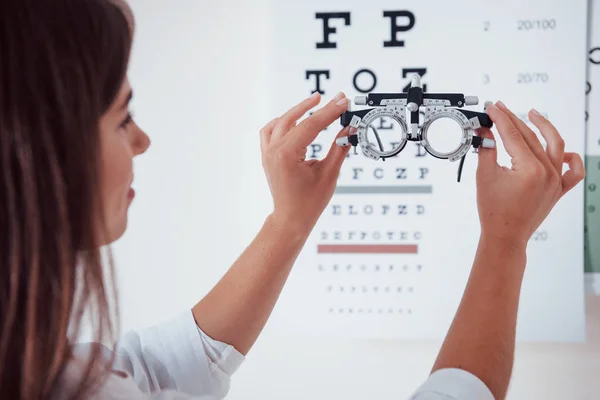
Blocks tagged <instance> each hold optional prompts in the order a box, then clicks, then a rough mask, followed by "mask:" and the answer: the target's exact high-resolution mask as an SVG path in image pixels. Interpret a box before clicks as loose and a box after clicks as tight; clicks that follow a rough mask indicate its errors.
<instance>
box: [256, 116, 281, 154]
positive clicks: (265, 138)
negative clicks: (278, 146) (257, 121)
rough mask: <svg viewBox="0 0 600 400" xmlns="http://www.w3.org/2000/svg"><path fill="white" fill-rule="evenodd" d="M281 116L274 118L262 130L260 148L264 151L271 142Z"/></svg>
mask: <svg viewBox="0 0 600 400" xmlns="http://www.w3.org/2000/svg"><path fill="white" fill-rule="evenodd" d="M278 121H279V118H275V119H273V120H272V121H271V122H269V123H268V124H266V125H265V126H263V128H262V129H261V130H260V150H261V151H262V152H264V151H265V149H266V148H267V146H268V145H269V143H270V142H271V134H272V133H273V128H275V125H277V122H278Z"/></svg>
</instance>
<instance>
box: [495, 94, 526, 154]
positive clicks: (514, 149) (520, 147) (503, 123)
mask: <svg viewBox="0 0 600 400" xmlns="http://www.w3.org/2000/svg"><path fill="white" fill-rule="evenodd" d="M487 113H488V115H489V116H490V117H491V118H492V121H494V123H495V124H496V127H497V128H498V133H499V134H500V137H501V138H502V143H503V144H504V148H505V149H506V151H507V152H508V154H509V155H510V156H511V157H518V158H521V159H523V160H526V161H532V160H534V159H535V156H534V155H533V153H532V152H531V149H530V148H529V146H528V145H527V142H526V141H525V139H524V138H523V135H522V134H521V131H520V130H519V129H518V128H517V127H516V126H515V125H514V124H513V123H512V121H511V120H510V118H509V117H508V115H506V113H504V111H502V110H501V109H500V108H498V106H496V105H495V104H490V105H489V106H488V108H487Z"/></svg>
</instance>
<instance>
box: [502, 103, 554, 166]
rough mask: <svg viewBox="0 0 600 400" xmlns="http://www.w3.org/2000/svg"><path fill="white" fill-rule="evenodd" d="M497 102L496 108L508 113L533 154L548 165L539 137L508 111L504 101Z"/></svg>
mask: <svg viewBox="0 0 600 400" xmlns="http://www.w3.org/2000/svg"><path fill="white" fill-rule="evenodd" d="M497 104H498V108H500V110H502V111H504V113H505V114H506V115H508V118H510V120H511V121H512V123H513V125H514V126H516V127H517V129H518V130H519V131H521V133H522V134H523V138H524V139H525V142H527V145H528V146H529V148H530V149H531V151H532V152H533V154H534V155H535V156H536V157H537V158H538V159H539V160H540V161H542V162H543V163H544V164H545V165H550V164H549V163H548V161H549V160H548V156H547V155H546V151H545V150H544V146H542V142H540V139H539V138H538V137H537V135H536V134H535V132H534V131H532V130H531V129H530V128H529V127H528V126H527V124H526V123H525V122H524V121H523V120H522V119H521V118H519V117H517V116H516V115H515V114H514V113H513V112H512V111H510V110H509V109H508V107H506V105H505V104H504V103H502V102H501V101H499V102H498V103H497Z"/></svg>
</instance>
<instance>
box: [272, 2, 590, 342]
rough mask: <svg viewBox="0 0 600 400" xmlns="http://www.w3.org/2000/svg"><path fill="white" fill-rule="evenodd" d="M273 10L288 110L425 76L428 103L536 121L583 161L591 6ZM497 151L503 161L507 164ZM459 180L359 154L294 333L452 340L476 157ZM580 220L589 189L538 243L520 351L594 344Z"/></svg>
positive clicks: (275, 93)
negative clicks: (492, 105) (447, 101)
mask: <svg viewBox="0 0 600 400" xmlns="http://www.w3.org/2000/svg"><path fill="white" fill-rule="evenodd" d="M272 7H273V8H272V11H273V13H274V15H273V20H274V21H275V22H274V26H273V27H272V28H273V32H272V33H273V40H274V43H273V49H274V50H273V51H274V53H273V64H272V67H273V69H272V82H273V87H272V88H271V90H272V98H273V100H274V104H276V105H277V107H279V108H278V109H277V112H283V111H285V109H287V108H285V107H283V108H281V107H282V105H286V106H288V105H293V104H295V103H296V102H297V101H298V99H301V98H302V97H305V96H309V95H310V94H311V93H312V92H314V91H316V90H318V91H320V92H321V94H322V96H323V100H322V103H321V104H322V105H323V104H325V103H326V102H327V101H329V100H330V99H332V98H333V97H334V96H335V95H336V93H337V92H339V91H344V92H345V93H346V95H347V96H348V98H349V99H351V100H353V99H354V98H355V97H356V96H360V95H366V94H368V93H373V92H375V93H381V92H384V93H385V92H402V91H406V90H407V89H408V87H409V85H410V82H411V77H412V75H413V74H414V73H418V74H420V75H421V76H422V84H423V88H424V90H425V91H427V92H436V93H463V94H465V95H469V96H478V97H479V100H480V103H479V105H478V106H473V107H467V109H470V110H474V111H483V103H484V101H486V100H490V101H496V100H502V101H504V102H505V103H506V104H507V106H508V107H509V108H511V109H512V110H513V111H515V112H516V113H517V114H518V115H519V116H520V117H521V118H523V119H524V120H526V122H527V123H529V121H527V112H528V111H529V109H530V108H533V107H535V108H537V109H538V110H539V111H540V112H542V113H543V114H545V115H546V116H547V117H549V118H550V119H551V120H552V122H553V123H554V124H555V125H556V126H557V127H558V129H559V130H560V131H561V132H562V134H563V135H564V137H565V139H566V142H567V143H568V151H575V152H579V153H580V154H581V155H582V156H583V155H584V151H585V138H584V132H585V120H584V118H578V117H577V115H581V114H582V113H583V111H584V109H585V100H586V97H585V95H584V93H585V90H586V82H585V78H584V77H585V76H586V75H585V74H586V60H585V58H584V57H583V55H584V54H586V53H587V52H588V49H587V45H586V43H587V29H586V28H587V1H586V0H576V1H572V2H571V3H570V4H569V7H564V4H562V3H548V2H546V1H543V0H536V1H529V2H521V1H517V0H511V1H506V2H502V3H498V2H485V1H471V0H458V1H453V2H447V1H442V0H438V1H429V2H403V1H392V0H374V1H370V2H364V1H360V0H347V1H334V0H306V1H302V2H283V1H281V2H273V4H272ZM593 56H595V57H600V52H598V53H594V54H593ZM578 77H581V78H578ZM588 97H589V96H588ZM352 107H353V108H356V107H355V105H354V104H353V106H352ZM392 125H393V124H391V121H389V120H388V121H386V120H382V121H380V122H379V125H378V126H377V127H378V129H379V130H380V131H381V132H383V133H385V132H386V131H389V133H390V134H392V133H393V132H394V130H393V128H392V127H391V126H392ZM340 128H341V126H340V125H339V122H336V123H334V124H332V125H331V126H330V127H328V128H327V129H326V130H325V131H323V132H322V134H321V135H320V136H319V137H318V138H317V140H315V142H314V143H313V144H312V145H311V146H310V147H309V149H308V154H307V157H308V158H316V159H321V158H322V157H324V156H325V155H326V153H327V151H328V149H329V147H330V145H331V143H332V141H333V140H334V137H335V135H336V134H337V132H338V131H339V130H340ZM494 131H495V134H496V139H497V140H499V136H498V134H497V131H496V130H495V128H494ZM443 132H444V130H443V129H442V130H441V133H442V134H443ZM382 137H383V135H382ZM596 139H597V138H596ZM393 140H394V139H393V138H392V137H391V136H389V137H387V138H384V139H382V141H383V142H391V141H393ZM442 141H443V140H442ZM594 143H596V144H597V140H596V142H594ZM384 144H385V143H384ZM596 149H597V150H598V147H596ZM499 150H500V151H499V162H500V163H501V164H503V165H510V158H509V157H508V155H507V154H506V153H505V151H504V149H503V147H502V145H500V149H499ZM598 154H600V152H598ZM457 168H458V162H450V161H448V160H440V159H436V158H434V157H432V156H430V155H429V154H426V152H425V151H424V150H423V148H422V147H420V146H418V145H415V144H414V143H409V144H408V146H407V147H406V148H405V149H404V150H403V151H402V152H401V153H400V154H399V155H398V156H396V157H394V158H390V159H387V160H386V162H381V161H373V160H370V159H368V158H366V157H365V156H364V155H363V154H362V153H361V151H360V148H359V150H358V155H351V156H350V157H349V158H348V159H347V160H346V161H345V164H344V166H343V168H342V171H341V175H340V178H339V181H338V187H337V190H336V193H335V195H334V197H333V199H332V201H331V202H330V204H329V205H328V207H327V208H326V209H325V211H324V213H323V214H322V216H321V219H320V220H319V222H318V224H317V226H316V227H315V229H314V231H313V233H312V235H311V237H310V238H309V240H308V242H307V244H306V246H305V247H304V249H303V251H302V253H301V254H300V256H299V258H298V262H297V263H296V266H295V268H294V270H293V272H292V275H291V276H290V279H289V280H288V283H287V286H286V290H285V291H284V294H283V295H282V298H281V301H280V304H279V305H278V307H280V309H281V310H284V311H285V312H282V314H285V318H286V324H287V325H288V326H289V328H290V332H297V331H302V332H305V333H308V334H309V335H310V334H314V335H332V336H334V337H340V338H344V337H362V338H399V339H428V338H430V339H442V338H443V337H444V335H445V333H446V331H447V329H448V327H449V325H450V323H451V321H452V318H453V316H454V313H455V311H456V308H457V307H458V304H459V301H460V298H461V295H462V292H463V290H464V287H465V284H466V282H467V279H468V274H469V271H470V269H471V266H472V262H473V258H474V255H475V251H476V247H477V244H478V238H479V219H478V214H477V204H476V197H475V171H476V168H477V155H476V154H468V155H467V157H466V161H465V165H464V170H463V173H462V181H461V182H460V183H458V182H457ZM583 208H584V187H583V184H582V185H580V186H579V187H578V188H576V189H575V190H573V191H572V192H571V193H569V194H568V196H566V197H565V198H563V200H562V201H561V202H560V204H559V205H558V206H557V207H556V208H555V209H554V211H553V213H552V214H551V216H550V217H549V218H548V219H547V220H546V221H545V222H544V224H543V225H542V226H541V227H540V229H539V231H538V232H536V233H535V235H534V236H533V238H532V241H531V243H530V246H529V248H528V269H527V272H526V276H525V280H524V283H523V292H522V297H521V302H520V310H519V324H518V332H517V337H518V339H519V340H533V341H538V340H550V341H579V340H583V338H584V331H585V317H584V277H583V270H582V268H581V267H579V266H582V265H583V264H584V251H583V247H584V217H583V216H584V213H583ZM559 322H560V323H559Z"/></svg>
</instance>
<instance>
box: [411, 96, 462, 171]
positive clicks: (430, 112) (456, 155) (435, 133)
mask: <svg viewBox="0 0 600 400" xmlns="http://www.w3.org/2000/svg"><path fill="white" fill-rule="evenodd" d="M434 125H435V126H436V129H433V128H432V126H434ZM440 126H443V129H442V130H440V129H439V127H440ZM421 138H422V141H421V144H422V145H423V148H424V149H425V150H426V151H427V152H428V153H429V154H431V155H432V156H434V157H436V158H442V159H448V160H450V161H456V160H459V159H461V158H462V157H463V156H464V155H465V154H467V152H468V151H469V148H470V146H471V143H472V141H473V129H472V128H471V125H470V124H469V120H468V119H467V117H466V116H465V115H464V114H462V113H461V112H460V111H458V110H456V109H452V108H444V107H427V111H426V112H425V123H424V124H423V128H422V129H421Z"/></svg>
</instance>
